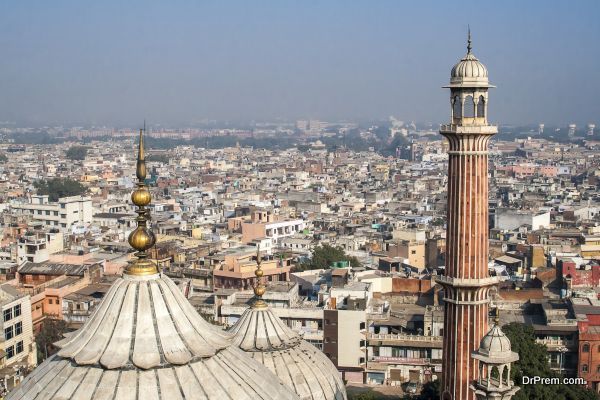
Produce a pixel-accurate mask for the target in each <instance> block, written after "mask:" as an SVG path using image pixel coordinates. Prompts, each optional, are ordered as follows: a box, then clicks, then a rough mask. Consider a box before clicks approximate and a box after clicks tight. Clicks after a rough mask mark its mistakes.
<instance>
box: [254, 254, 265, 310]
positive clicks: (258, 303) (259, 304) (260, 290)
mask: <svg viewBox="0 0 600 400" xmlns="http://www.w3.org/2000/svg"><path fill="white" fill-rule="evenodd" d="M261 264H262V259H261V258H260V244H258V245H257V246H256V271H254V275H255V276H256V279H257V282H256V285H254V295H255V296H256V299H255V300H254V304H253V305H252V307H253V308H265V307H267V303H265V301H264V300H263V299H262V296H263V294H265V292H266V291H267V288H266V287H265V285H263V284H262V277H263V275H264V272H263V270H262V269H261Z"/></svg>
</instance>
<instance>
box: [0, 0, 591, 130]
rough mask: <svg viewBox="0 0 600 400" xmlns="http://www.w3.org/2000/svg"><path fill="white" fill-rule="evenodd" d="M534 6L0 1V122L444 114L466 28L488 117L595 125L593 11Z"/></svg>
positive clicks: (435, 118) (582, 5)
mask: <svg viewBox="0 0 600 400" xmlns="http://www.w3.org/2000/svg"><path fill="white" fill-rule="evenodd" d="M543 5H545V3H541V2H529V3H528V4H526V5H521V4H519V3H517V2H509V3H503V4H502V5H493V4H485V5H481V6H480V7H477V8H475V9H474V8H473V7H472V6H469V5H468V3H464V7H459V6H458V5H456V4H453V5H452V6H449V5H446V4H443V3H440V4H437V3H436V6H435V7H431V4H427V5H413V4H400V3H392V2H380V3H377V4H375V5H372V4H370V5H367V4H366V3H353V4H347V3H344V4H342V3H340V2H328V3H327V4H317V3H308V4H307V3H303V4H302V5H299V4H297V3H295V4H292V3H288V2H284V3H269V4H262V5H260V6H248V5H245V4H242V3H235V2H228V3H226V4H216V3H203V4H200V5H197V4H194V5H192V4H188V3H178V4H176V5H175V6H164V5H159V4H148V5H147V4H145V3H144V4H142V3H138V4H131V3H130V4H129V5H127V6H122V5H119V4H116V3H111V2H109V3H103V4H102V5H101V6H100V5H89V4H86V5H83V4H78V3H75V2H64V1H63V2H58V3H53V4H52V5H46V4H42V3H34V6H33V7H32V6H31V3H28V4H23V3H19V4H11V5H10V6H5V7H4V8H5V10H4V11H5V12H3V13H2V15H1V16H0V49H2V51H3V55H4V62H3V63H2V64H1V65H0V77H1V78H0V84H1V85H2V87H3V91H4V93H3V95H2V96H0V121H8V122H14V123H17V124H20V125H28V124H29V125H33V126H40V125H53V124H61V123H74V124H98V125H103V124H106V125H123V124H127V125H129V124H130V123H131V120H132V119H133V120H142V119H143V118H150V117H151V118H152V120H154V121H156V122H157V123H162V124H165V125H169V124H193V123H197V122H199V121H202V120H205V119H216V120H228V121H248V120H253V119H256V120H270V119H278V118H279V119H286V120H294V119H304V118H315V119H323V120H365V119H381V118H386V117H387V116H389V115H394V116H396V117H398V118H400V119H405V120H417V121H424V122H427V121H430V122H433V123H438V122H443V121H445V120H446V119H447V117H448V116H447V103H448V102H447V99H446V94H445V93H444V91H443V90H442V89H441V86H442V85H443V84H444V82H445V80H446V76H447V71H446V66H447V65H449V64H452V63H455V62H456V61H458V60H457V59H456V57H457V54H461V53H465V52H466V48H465V46H466V30H467V25H468V24H470V26H471V28H472V30H473V53H474V54H475V55H476V56H477V57H478V58H481V59H485V60H486V64H488V65H489V66H490V68H491V69H493V71H494V73H493V74H492V75H491V76H490V81H491V83H492V84H495V85H497V86H498V88H499V89H496V90H495V91H494V113H493V114H491V115H490V120H491V122H493V123H503V124H537V123H538V122H545V123H546V124H548V125H552V124H556V125H565V124H567V123H571V122H575V123H577V125H578V126H581V127H583V126H584V125H585V124H587V123H594V122H597V121H596V119H597V111H596V109H595V108H594V104H593V100H594V94H595V93H596V92H597V91H598V89H600V78H598V76H597V74H595V71H596V70H598V67H599V66H600V51H599V50H598V48H597V46H594V43H593V41H594V38H595V37H598V33H600V28H599V26H598V24H595V23H594V16H595V15H597V12H596V11H598V8H599V6H598V5H597V3H595V2H578V3H577V4H575V5H567V4H560V3H554V4H553V6H552V7H543ZM458 9H461V12H462V14H461V15H460V16H456V15H455V10H458ZM463 10H466V11H464V12H463ZM487 15H494V18H491V19H485V21H486V23H485V24H484V23H482V22H481V21H483V20H484V19H483V18H482V17H483V16H487ZM488 21H489V22H488ZM461 46H462V48H461ZM569 99H573V100H569Z"/></svg>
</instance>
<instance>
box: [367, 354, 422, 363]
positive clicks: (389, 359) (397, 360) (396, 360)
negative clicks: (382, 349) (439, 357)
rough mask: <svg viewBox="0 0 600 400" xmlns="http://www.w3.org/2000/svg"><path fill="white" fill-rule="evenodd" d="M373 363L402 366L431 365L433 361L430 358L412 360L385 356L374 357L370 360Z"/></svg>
mask: <svg viewBox="0 0 600 400" xmlns="http://www.w3.org/2000/svg"><path fill="white" fill-rule="evenodd" d="M369 361H371V362H378V363H382V364H402V365H429V364H430V363H431V359H429V358H411V357H384V356H372V357H371V358H369Z"/></svg>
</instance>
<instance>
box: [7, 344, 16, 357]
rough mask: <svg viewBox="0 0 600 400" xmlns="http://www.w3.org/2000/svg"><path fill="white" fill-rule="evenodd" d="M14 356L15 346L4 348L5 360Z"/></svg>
mask: <svg viewBox="0 0 600 400" xmlns="http://www.w3.org/2000/svg"><path fill="white" fill-rule="evenodd" d="M14 356H15V346H9V347H7V348H6V358H13V357H14Z"/></svg>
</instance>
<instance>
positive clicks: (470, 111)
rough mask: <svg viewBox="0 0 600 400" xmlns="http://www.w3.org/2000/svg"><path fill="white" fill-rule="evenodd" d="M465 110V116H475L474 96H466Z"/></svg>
mask: <svg viewBox="0 0 600 400" xmlns="http://www.w3.org/2000/svg"><path fill="white" fill-rule="evenodd" d="M463 112H464V114H463V117H467V118H472V117H474V116H475V102H474V101H473V96H471V95H469V96H467V97H465V103H464V105H463Z"/></svg>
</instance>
